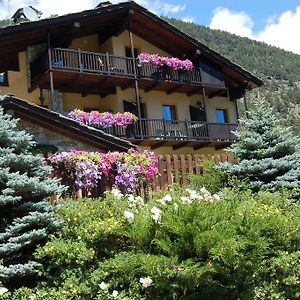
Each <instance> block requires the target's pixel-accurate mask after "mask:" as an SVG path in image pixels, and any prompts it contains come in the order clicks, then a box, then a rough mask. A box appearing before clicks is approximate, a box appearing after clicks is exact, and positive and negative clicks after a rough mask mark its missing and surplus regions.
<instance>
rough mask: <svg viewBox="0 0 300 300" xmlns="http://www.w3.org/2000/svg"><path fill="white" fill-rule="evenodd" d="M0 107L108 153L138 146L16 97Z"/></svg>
mask: <svg viewBox="0 0 300 300" xmlns="http://www.w3.org/2000/svg"><path fill="white" fill-rule="evenodd" d="M0 105H1V106H2V107H3V108H4V110H5V111H8V110H12V111H14V113H15V114H16V116H18V117H20V118H21V119H26V120H29V121H30V122H34V123H37V124H38V125H39V126H41V127H45V128H48V129H49V130H52V131H55V132H58V133H61V134H63V135H68V136H70V137H71V138H73V139H75V140H78V141H80V142H82V143H85V144H88V145H91V146H93V147H96V148H101V149H104V150H106V151H128V150H129V149H130V148H135V147H136V146H135V145H133V144H132V143H130V142H129V141H126V140H123V139H120V138H117V137H115V136H113V135H110V134H107V133H105V132H104V131H102V130H100V129H96V128H93V127H90V126H87V125H84V124H81V123H79V122H77V121H75V120H72V119H70V118H68V117H65V116H63V115H61V114H59V113H56V112H54V111H52V110H49V109H47V108H44V107H41V106H38V105H35V104H33V103H30V102H28V101H25V100H22V99H19V98H16V97H14V96H4V98H3V100H2V101H0Z"/></svg>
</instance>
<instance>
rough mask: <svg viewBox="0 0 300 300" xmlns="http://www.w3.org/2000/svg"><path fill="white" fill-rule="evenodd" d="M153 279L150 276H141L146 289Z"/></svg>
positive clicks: (141, 281)
mask: <svg viewBox="0 0 300 300" xmlns="http://www.w3.org/2000/svg"><path fill="white" fill-rule="evenodd" d="M152 282H153V280H152V279H151V278H150V277H149V276H148V277H142V278H140V284H141V285H142V287H143V288H144V289H146V288H147V287H149V286H150V285H151V284H152Z"/></svg>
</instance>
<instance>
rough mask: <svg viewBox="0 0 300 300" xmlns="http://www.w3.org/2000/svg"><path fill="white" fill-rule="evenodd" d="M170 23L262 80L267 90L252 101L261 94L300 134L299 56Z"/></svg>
mask: <svg viewBox="0 0 300 300" xmlns="http://www.w3.org/2000/svg"><path fill="white" fill-rule="evenodd" d="M167 21H168V22H170V23H171V24H173V25H175V26H176V27H177V28H179V29H180V30H182V31H184V32H186V33H187V34H189V35H191V36H193V37H194V38H196V39H197V40H199V41H200V42H202V43H203V44H205V45H207V46H209V47H210V48H212V49H214V50H216V51H217V52H219V53H221V54H222V55H224V56H226V57H228V58H229V59H230V60H232V61H233V62H235V63H237V64H239V65H241V66H242V67H243V68H245V69H247V70H249V71H250V72H252V73H253V74H255V75H257V76H258V77H260V78H261V79H263V80H264V82H265V86H263V87H261V88H259V89H256V90H254V91H253V92H251V93H249V98H250V100H251V98H253V97H255V96H257V94H258V93H259V94H260V95H261V96H262V97H265V98H266V100H267V101H268V102H269V103H270V104H271V105H272V106H274V107H275V108H276V109H277V111H278V112H279V113H280V114H281V115H282V117H283V118H285V119H286V120H287V122H288V123H289V124H290V125H292V126H293V127H294V128H295V129H296V130H297V131H298V133H299V132H300V117H299V115H300V55H297V54H294V53H292V52H287V51H284V50H282V49H279V48H276V47H272V46H269V45H267V44H265V43H262V42H257V41H254V40H251V39H248V38H243V37H239V36H237V35H234V34H231V33H228V32H225V31H221V30H212V29H210V28H208V27H205V26H201V25H197V24H194V23H186V22H183V21H180V20H175V19H167ZM250 105H251V101H250Z"/></svg>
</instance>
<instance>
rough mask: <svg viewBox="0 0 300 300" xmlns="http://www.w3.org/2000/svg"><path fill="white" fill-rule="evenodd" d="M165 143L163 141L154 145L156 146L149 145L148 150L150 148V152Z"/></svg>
mask: <svg viewBox="0 0 300 300" xmlns="http://www.w3.org/2000/svg"><path fill="white" fill-rule="evenodd" d="M165 143H166V142H165V141H163V142H158V143H156V144H153V145H151V146H150V148H151V150H154V149H157V148H159V147H161V146H163V145H164V144H165Z"/></svg>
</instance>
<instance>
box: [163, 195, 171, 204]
mask: <svg viewBox="0 0 300 300" xmlns="http://www.w3.org/2000/svg"><path fill="white" fill-rule="evenodd" d="M161 200H163V201H164V202H171V201H172V196H171V195H169V194H167V195H166V196H164V197H163V198H162V199H161Z"/></svg>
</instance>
